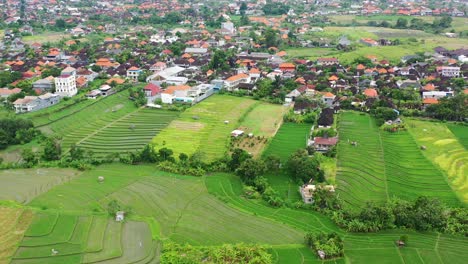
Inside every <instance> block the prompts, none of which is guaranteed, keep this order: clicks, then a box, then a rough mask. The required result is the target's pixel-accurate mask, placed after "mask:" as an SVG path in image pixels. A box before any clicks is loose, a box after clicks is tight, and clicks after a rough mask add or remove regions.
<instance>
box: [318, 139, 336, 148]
mask: <svg viewBox="0 0 468 264" xmlns="http://www.w3.org/2000/svg"><path fill="white" fill-rule="evenodd" d="M336 142H338V138H337V137H331V138H324V137H314V143H315V144H319V145H328V146H334V145H336Z"/></svg>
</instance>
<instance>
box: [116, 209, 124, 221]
mask: <svg viewBox="0 0 468 264" xmlns="http://www.w3.org/2000/svg"><path fill="white" fill-rule="evenodd" d="M124 216H125V212H123V211H118V212H116V213H115V221H117V222H122V221H123V220H124V219H125V217H124Z"/></svg>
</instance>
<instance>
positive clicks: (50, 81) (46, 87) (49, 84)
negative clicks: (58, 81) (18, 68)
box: [32, 76, 54, 91]
mask: <svg viewBox="0 0 468 264" xmlns="http://www.w3.org/2000/svg"><path fill="white" fill-rule="evenodd" d="M32 87H33V89H34V90H40V91H52V90H53V89H54V77H52V76H49V77H47V78H44V79H40V80H37V81H35V82H33V84H32Z"/></svg>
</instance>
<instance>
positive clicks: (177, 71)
mask: <svg viewBox="0 0 468 264" xmlns="http://www.w3.org/2000/svg"><path fill="white" fill-rule="evenodd" d="M185 70H186V69H185V68H183V67H179V66H174V67H169V68H165V69H164V70H162V71H158V72H156V73H154V74H152V75H150V76H148V77H147V78H146V82H153V83H156V84H158V85H160V84H162V83H164V82H167V83H168V81H167V80H168V79H173V80H174V81H175V80H177V78H175V77H180V75H181V74H182V73H183V72H184V71H185ZM174 78H175V79H174ZM179 81H183V80H179ZM186 82H187V81H185V82H184V83H183V84H185V83H186ZM173 83H174V82H173Z"/></svg>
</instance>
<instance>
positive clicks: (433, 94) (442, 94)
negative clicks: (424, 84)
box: [422, 91, 454, 99]
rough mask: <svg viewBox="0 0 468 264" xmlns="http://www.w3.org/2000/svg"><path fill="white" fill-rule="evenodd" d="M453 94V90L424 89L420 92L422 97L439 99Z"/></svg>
mask: <svg viewBox="0 0 468 264" xmlns="http://www.w3.org/2000/svg"><path fill="white" fill-rule="evenodd" d="M453 95H454V93H453V91H426V92H423V93H422V98H423V99H426V98H436V99H440V98H443V97H452V96H453Z"/></svg>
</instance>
